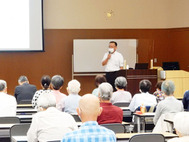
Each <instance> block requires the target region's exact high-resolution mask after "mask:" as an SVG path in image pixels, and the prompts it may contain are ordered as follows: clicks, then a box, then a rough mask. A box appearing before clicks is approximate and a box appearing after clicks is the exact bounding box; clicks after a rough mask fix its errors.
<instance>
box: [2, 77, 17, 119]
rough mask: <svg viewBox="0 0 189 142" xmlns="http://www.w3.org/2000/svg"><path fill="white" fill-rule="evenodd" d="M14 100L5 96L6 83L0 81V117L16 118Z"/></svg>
mask: <svg viewBox="0 0 189 142" xmlns="http://www.w3.org/2000/svg"><path fill="white" fill-rule="evenodd" d="M16 107H17V103H16V99H15V97H13V96H11V95H8V94H7V83H6V81H4V80H0V117H3V116H16Z"/></svg>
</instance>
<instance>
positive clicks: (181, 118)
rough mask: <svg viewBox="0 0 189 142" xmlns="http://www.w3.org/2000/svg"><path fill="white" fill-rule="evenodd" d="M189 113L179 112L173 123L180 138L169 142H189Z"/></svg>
mask: <svg viewBox="0 0 189 142" xmlns="http://www.w3.org/2000/svg"><path fill="white" fill-rule="evenodd" d="M188 120H189V112H179V113H177V114H176V115H175V117H174V120H173V123H174V127H175V129H176V133H177V135H178V136H179V138H173V139H171V140H169V141H168V142H189V121H188Z"/></svg>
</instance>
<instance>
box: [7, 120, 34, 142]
mask: <svg viewBox="0 0 189 142" xmlns="http://www.w3.org/2000/svg"><path fill="white" fill-rule="evenodd" d="M29 128H30V124H29V123H27V124H16V125H13V126H12V127H11V129H10V138H11V142H12V137H13V136H26V135H27V132H28V129H29Z"/></svg>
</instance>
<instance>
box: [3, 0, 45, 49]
mask: <svg viewBox="0 0 189 142" xmlns="http://www.w3.org/2000/svg"><path fill="white" fill-rule="evenodd" d="M42 10H43V0H0V17H1V22H0V51H43V50H44V49H43V11H42Z"/></svg>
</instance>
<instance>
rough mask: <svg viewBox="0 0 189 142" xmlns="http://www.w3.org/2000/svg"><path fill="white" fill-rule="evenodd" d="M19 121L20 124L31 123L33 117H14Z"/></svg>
mask: <svg viewBox="0 0 189 142" xmlns="http://www.w3.org/2000/svg"><path fill="white" fill-rule="evenodd" d="M16 116H17V117H18V118H19V119H20V123H31V122H32V118H33V115H16Z"/></svg>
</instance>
